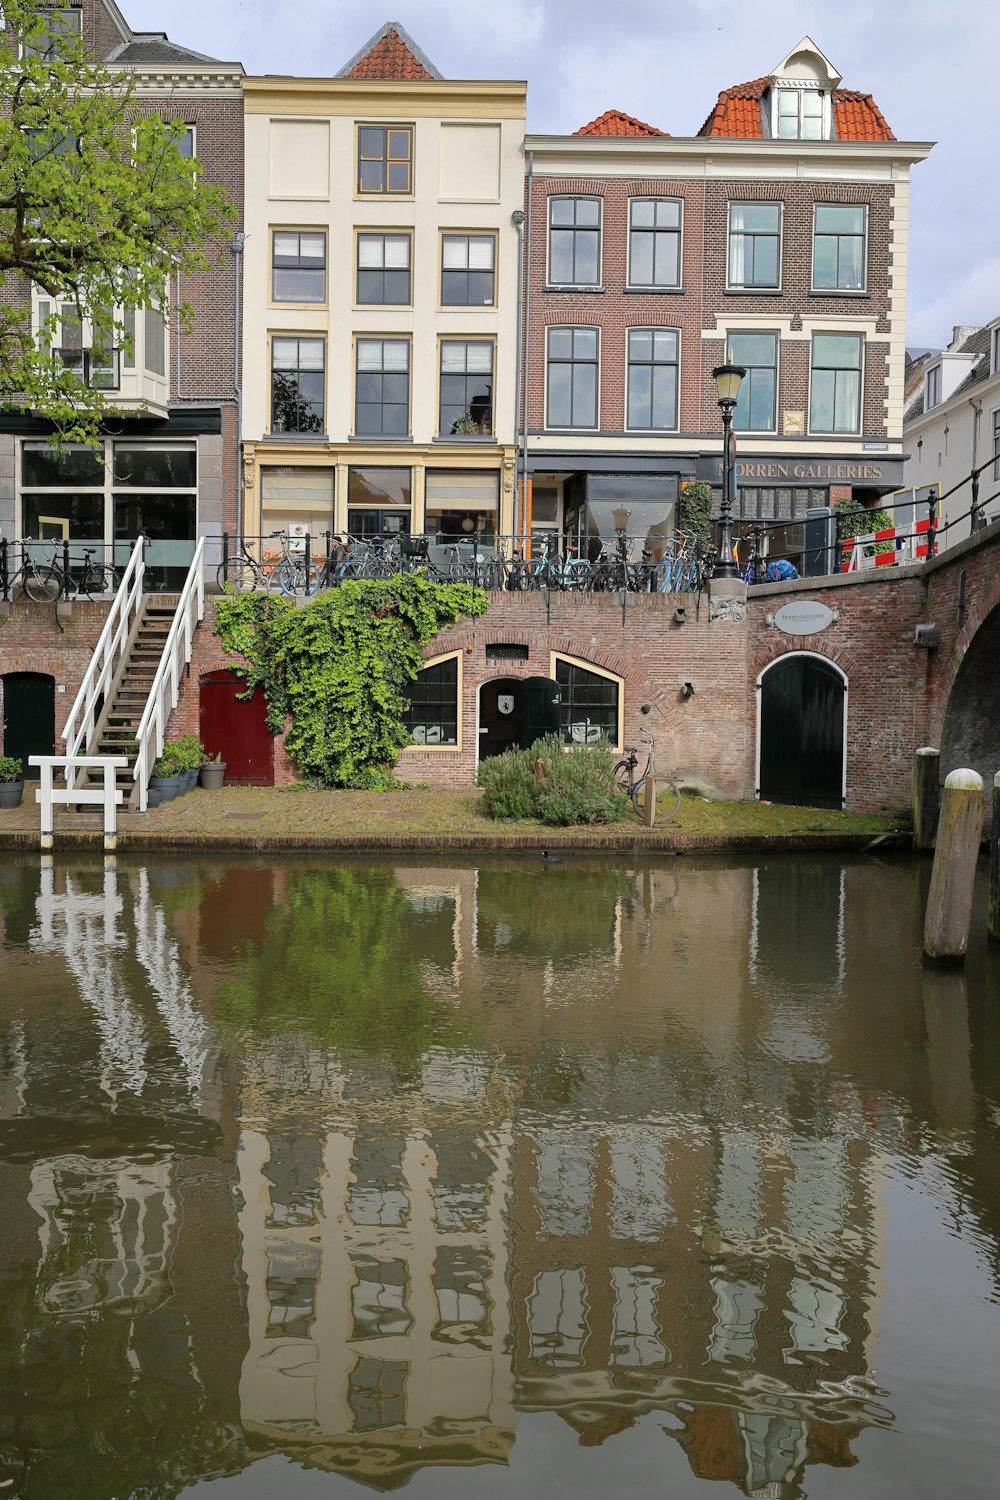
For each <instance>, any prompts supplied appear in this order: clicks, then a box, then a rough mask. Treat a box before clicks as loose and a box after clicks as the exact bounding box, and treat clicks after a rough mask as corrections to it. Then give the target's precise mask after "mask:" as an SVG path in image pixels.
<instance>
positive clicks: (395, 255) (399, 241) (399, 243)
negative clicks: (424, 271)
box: [384, 234, 410, 270]
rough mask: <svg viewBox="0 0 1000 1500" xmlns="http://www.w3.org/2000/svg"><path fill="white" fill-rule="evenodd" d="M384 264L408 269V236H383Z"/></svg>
mask: <svg viewBox="0 0 1000 1500" xmlns="http://www.w3.org/2000/svg"><path fill="white" fill-rule="evenodd" d="M384 243H385V264H386V265H387V266H392V267H394V268H397V269H398V268H402V269H403V270H408V269H409V265H410V236H409V235H408V234H390V235H386V237H385V242H384Z"/></svg>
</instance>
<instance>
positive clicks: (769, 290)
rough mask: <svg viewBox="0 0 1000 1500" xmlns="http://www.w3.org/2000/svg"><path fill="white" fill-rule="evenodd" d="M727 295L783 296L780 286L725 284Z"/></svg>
mask: <svg viewBox="0 0 1000 1500" xmlns="http://www.w3.org/2000/svg"><path fill="white" fill-rule="evenodd" d="M724 295H725V296H727V297H783V296H784V295H785V294H784V292H783V291H782V289H781V287H780V286H727V287H726V290H725V294H724Z"/></svg>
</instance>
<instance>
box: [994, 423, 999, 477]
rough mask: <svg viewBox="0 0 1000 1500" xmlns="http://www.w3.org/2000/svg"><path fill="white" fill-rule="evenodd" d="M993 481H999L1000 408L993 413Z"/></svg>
mask: <svg viewBox="0 0 1000 1500" xmlns="http://www.w3.org/2000/svg"><path fill="white" fill-rule="evenodd" d="M993 460H994V462H993V479H994V482H996V481H997V480H1000V408H998V409H997V410H996V411H995V412H994V413H993Z"/></svg>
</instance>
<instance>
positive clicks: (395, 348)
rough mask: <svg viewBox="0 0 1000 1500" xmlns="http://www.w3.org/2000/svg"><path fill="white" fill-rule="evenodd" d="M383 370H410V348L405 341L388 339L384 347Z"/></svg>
mask: <svg viewBox="0 0 1000 1500" xmlns="http://www.w3.org/2000/svg"><path fill="white" fill-rule="evenodd" d="M382 368H383V369H384V370H408V369H409V368H410V346H409V344H408V343H407V342H406V340H405V339H386V341H385V342H384V343H383V345H382Z"/></svg>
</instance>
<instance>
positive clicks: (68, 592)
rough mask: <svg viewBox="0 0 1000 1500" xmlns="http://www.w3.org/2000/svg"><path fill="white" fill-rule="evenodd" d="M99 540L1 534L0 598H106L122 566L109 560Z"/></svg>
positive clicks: (45, 601) (50, 600) (46, 601)
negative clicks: (11, 538)
mask: <svg viewBox="0 0 1000 1500" xmlns="http://www.w3.org/2000/svg"><path fill="white" fill-rule="evenodd" d="M111 551H113V548H112V549H109V548H107V547H105V545H104V544H103V543H102V542H96V541H95V542H94V543H93V545H92V546H87V545H86V544H85V543H83V542H79V541H75V542H72V543H70V542H69V541H66V540H63V539H57V540H55V541H52V540H39V539H38V538H37V537H30V536H28V537H24V538H23V539H22V540H21V541H20V542H17V543H13V542H10V541H8V539H7V538H6V537H0V598H2V599H11V598H18V597H23V598H25V599H30V600H31V601H32V603H34V604H54V603H55V602H56V601H57V600H58V599H61V598H67V599H106V598H110V597H111V596H112V595H114V593H115V592H116V590H117V588H118V583H119V579H120V577H121V572H122V570H121V569H119V568H118V567H116V565H115V564H114V562H112V561H110V560H109V553H110V552H111Z"/></svg>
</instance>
